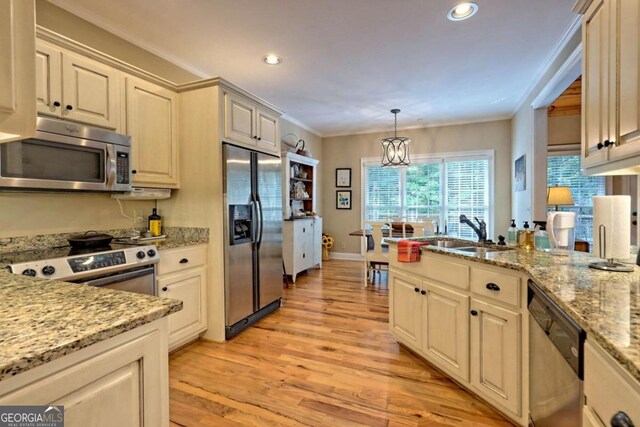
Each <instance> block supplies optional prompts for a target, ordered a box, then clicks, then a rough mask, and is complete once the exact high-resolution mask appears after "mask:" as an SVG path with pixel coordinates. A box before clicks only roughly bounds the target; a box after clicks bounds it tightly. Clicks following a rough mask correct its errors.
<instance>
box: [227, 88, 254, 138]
mask: <svg viewBox="0 0 640 427" xmlns="http://www.w3.org/2000/svg"><path fill="white" fill-rule="evenodd" d="M255 115H256V107H255V105H254V104H253V103H252V102H251V101H249V100H248V99H245V98H243V97H241V96H240V95H236V94H234V93H231V92H225V94H224V137H225V139H226V140H228V141H230V142H239V143H240V144H244V145H250V146H255V145H256V142H257V138H258V136H257V135H256V131H255V128H254V127H255Z"/></svg>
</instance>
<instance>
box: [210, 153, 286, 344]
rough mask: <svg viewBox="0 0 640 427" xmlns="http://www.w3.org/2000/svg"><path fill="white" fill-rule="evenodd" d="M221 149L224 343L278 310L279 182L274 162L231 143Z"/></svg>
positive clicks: (279, 166)
mask: <svg viewBox="0 0 640 427" xmlns="http://www.w3.org/2000/svg"><path fill="white" fill-rule="evenodd" d="M223 150H224V205H225V206H224V207H225V227H224V229H225V236H224V238H225V251H224V257H225V260H224V261H225V273H224V276H225V283H224V285H225V310H226V312H225V315H226V328H225V332H226V338H227V339H229V338H231V337H233V336H234V335H236V334H238V333H240V332H241V331H243V330H244V329H246V328H247V327H249V326H251V325H252V324H254V323H255V322H257V321H258V320H260V319H262V318H263V317H265V316H266V315H268V314H270V313H272V312H273V311H275V310H277V309H278V308H279V307H280V302H281V299H282V182H281V172H280V171H281V162H280V159H279V158H278V157H275V156H270V155H267V154H263V153H258V152H256V151H251V150H247V149H244V148H240V147H236V146H234V145H230V144H224V145H223Z"/></svg>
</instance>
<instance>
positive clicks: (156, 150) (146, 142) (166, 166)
mask: <svg viewBox="0 0 640 427" xmlns="http://www.w3.org/2000/svg"><path fill="white" fill-rule="evenodd" d="M125 80H126V95H125V99H126V126H125V128H126V134H127V135H130V136H131V147H132V169H133V170H134V171H135V173H134V174H133V185H134V186H136V187H155V188H158V187H161V188H177V187H178V184H179V182H178V130H177V126H178V106H177V104H178V95H177V93H176V92H174V91H171V90H169V89H166V88H163V87H161V86H158V85H156V84H154V83H151V82H147V81H145V80H142V79H139V78H136V77H133V76H126V77H125Z"/></svg>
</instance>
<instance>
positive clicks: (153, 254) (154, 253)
mask: <svg viewBox="0 0 640 427" xmlns="http://www.w3.org/2000/svg"><path fill="white" fill-rule="evenodd" d="M147 255H149V256H150V257H154V256H156V251H154V250H153V249H149V250H148V251H147Z"/></svg>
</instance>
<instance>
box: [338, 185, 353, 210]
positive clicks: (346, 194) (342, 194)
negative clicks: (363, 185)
mask: <svg viewBox="0 0 640 427" xmlns="http://www.w3.org/2000/svg"><path fill="white" fill-rule="evenodd" d="M336 209H351V190H338V191H336Z"/></svg>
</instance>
